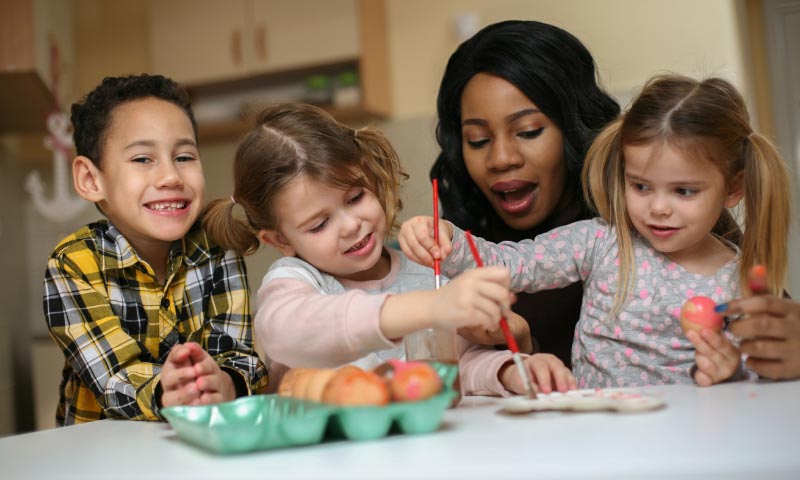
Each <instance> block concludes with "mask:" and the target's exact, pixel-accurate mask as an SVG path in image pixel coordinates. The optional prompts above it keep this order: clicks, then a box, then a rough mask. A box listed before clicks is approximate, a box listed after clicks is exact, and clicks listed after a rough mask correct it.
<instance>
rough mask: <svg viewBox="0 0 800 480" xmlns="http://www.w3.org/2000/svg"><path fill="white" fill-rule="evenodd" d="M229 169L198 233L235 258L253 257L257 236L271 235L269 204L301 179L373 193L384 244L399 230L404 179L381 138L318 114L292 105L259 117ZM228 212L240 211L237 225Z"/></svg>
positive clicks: (273, 222)
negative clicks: (229, 185)
mask: <svg viewBox="0 0 800 480" xmlns="http://www.w3.org/2000/svg"><path fill="white" fill-rule="evenodd" d="M233 169H234V188H233V195H232V196H231V198H225V199H217V200H214V201H212V202H211V203H209V205H208V207H206V210H205V212H204V215H203V226H204V227H205V228H206V230H207V231H208V234H209V236H210V237H211V238H212V239H213V240H214V241H215V242H216V243H217V244H219V245H220V246H221V247H222V248H225V249H229V250H235V251H237V252H239V253H242V254H250V253H253V252H254V251H256V250H257V249H258V247H259V240H258V237H257V233H258V231H259V230H262V229H267V230H270V229H276V228H277V226H278V222H279V219H278V218H276V215H275V211H274V208H273V206H274V205H275V201H276V198H277V197H278V195H280V194H281V193H282V191H283V188H284V187H285V186H286V185H287V184H288V183H289V182H290V181H292V180H293V179H295V178H297V177H299V176H301V175H306V176H307V177H308V178H311V179H314V180H317V181H320V182H322V183H323V184H325V185H329V186H331V187H335V188H343V189H347V188H352V187H362V188H365V189H367V190H369V191H371V192H372V193H374V194H375V196H376V197H377V198H378V201H379V202H380V204H381V206H382V207H383V210H384V212H385V214H386V221H387V225H389V226H390V228H389V229H388V231H387V236H388V235H390V234H392V233H393V232H394V231H396V229H397V227H398V221H397V214H398V213H399V212H400V210H401V209H402V208H403V204H402V201H401V199H400V187H401V185H402V183H403V182H404V181H405V180H406V179H407V178H408V175H407V174H406V173H405V171H404V170H403V168H402V166H401V165H400V160H399V158H398V156H397V153H396V152H395V150H394V148H392V146H391V144H390V143H389V141H388V140H387V139H386V137H385V136H384V135H383V133H382V132H381V131H379V130H377V129H375V128H373V127H365V128H362V129H360V130H357V131H356V130H353V129H351V128H349V127H347V126H345V125H342V124H341V123H339V122H337V121H336V120H335V119H334V118H333V117H332V116H330V115H329V114H328V113H327V112H325V111H324V110H322V109H320V108H317V107H314V106H312V105H305V104H291V103H290V104H280V105H275V106H272V107H270V108H267V109H266V110H264V111H262V112H261V113H260V114H259V115H258V119H257V121H256V125H255V126H254V127H253V128H252V129H251V130H250V131H249V133H247V135H246V136H245V137H244V140H243V141H242V142H241V144H240V145H239V148H238V149H237V150H236V156H235V159H234V168H233ZM234 202H235V203H234ZM235 204H239V205H241V206H242V208H243V209H244V213H245V218H244V219H241V218H238V217H236V216H235V215H234V212H233V207H234V205H235Z"/></svg>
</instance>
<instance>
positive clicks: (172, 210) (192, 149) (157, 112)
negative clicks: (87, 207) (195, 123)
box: [76, 97, 205, 262]
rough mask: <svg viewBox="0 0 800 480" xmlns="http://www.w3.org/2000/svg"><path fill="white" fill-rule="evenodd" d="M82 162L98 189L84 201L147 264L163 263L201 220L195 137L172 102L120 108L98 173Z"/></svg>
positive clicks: (128, 104) (147, 101) (200, 176)
mask: <svg viewBox="0 0 800 480" xmlns="http://www.w3.org/2000/svg"><path fill="white" fill-rule="evenodd" d="M81 158H83V159H84V161H83V164H84V165H83V166H82V167H81V168H82V169H83V170H84V171H86V172H87V175H88V176H90V177H91V178H92V179H93V181H92V182H91V184H90V188H89V189H88V192H87V191H84V192H80V190H81V189H80V188H79V193H81V195H82V196H83V197H84V198H86V199H87V200H90V201H92V202H96V203H98V204H99V205H100V208H101V209H102V210H103V213H105V214H106V216H107V217H108V218H109V220H110V221H111V223H113V224H114V226H115V227H116V228H117V229H118V230H119V231H120V232H121V233H122V234H123V235H125V238H127V239H128V241H129V242H130V243H131V244H132V245H133V246H134V248H135V249H136V251H137V253H138V254H139V255H140V256H142V257H143V258H144V259H145V260H148V261H150V262H153V261H157V262H160V261H161V260H162V258H163V259H164V260H165V259H166V253H167V252H168V250H169V246H170V244H171V243H172V242H173V241H175V240H177V239H180V238H182V237H183V236H184V235H186V233H187V232H188V231H189V228H190V227H191V226H192V224H193V223H194V222H195V221H196V220H197V218H198V217H199V216H200V213H201V211H202V208H203V203H204V197H205V179H204V177H203V168H202V165H201V164H200V155H199V152H198V149H197V142H196V140H195V135H194V130H193V129H192V124H191V121H190V120H189V117H188V116H187V115H186V113H185V112H184V111H183V110H182V109H181V108H180V107H178V106H177V105H175V104H173V103H171V102H167V101H165V100H160V99H157V98H154V97H149V98H143V99H138V100H133V101H130V102H126V103H123V104H122V105H119V106H118V107H116V109H115V110H114V111H113V113H112V115H111V122H110V124H109V127H108V129H107V130H106V132H105V139H104V142H103V144H102V154H101V161H100V167H101V168H100V169H97V168H96V167H94V165H92V164H91V162H90V161H89V160H88V159H86V158H85V157H78V158H77V159H76V162H80V161H81ZM81 168H79V169H78V171H81ZM78 176H79V177H80V175H78ZM80 181H81V180H80V178H76V185H77V183H78V182H80Z"/></svg>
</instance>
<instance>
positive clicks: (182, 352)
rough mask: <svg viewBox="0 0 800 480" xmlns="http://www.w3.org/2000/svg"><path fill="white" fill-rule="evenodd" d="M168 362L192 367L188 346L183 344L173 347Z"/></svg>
mask: <svg viewBox="0 0 800 480" xmlns="http://www.w3.org/2000/svg"><path fill="white" fill-rule="evenodd" d="M166 361H167V362H171V363H173V364H174V365H176V366H181V365H191V358H190V351H189V349H188V348H186V344H183V343H181V344H178V345H175V346H174V347H172V348H171V349H170V351H169V353H168V354H167V360H166Z"/></svg>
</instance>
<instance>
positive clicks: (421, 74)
mask: <svg viewBox="0 0 800 480" xmlns="http://www.w3.org/2000/svg"><path fill="white" fill-rule="evenodd" d="M737 3H738V2H736V1H734V0H703V1H700V2H698V1H696V0H670V1H667V2H665V1H662V0H603V1H595V0H493V1H491V2H487V1H483V0H445V1H428V0H389V19H390V20H389V26H388V28H389V48H390V60H391V70H392V82H393V89H394V90H393V98H392V101H393V105H394V108H395V109H396V112H397V114H398V115H399V116H400V117H406V116H415V115H420V114H429V113H432V112H434V110H433V109H434V107H435V99H436V90H437V87H438V84H439V81H440V80H441V75H442V73H443V71H444V66H445V64H446V62H447V58H448V57H449V56H450V54H451V53H452V52H453V50H454V49H455V48H456V46H457V45H458V44H459V43H460V42H459V40H458V38H457V37H456V35H455V33H454V30H453V19H454V18H455V16H456V15H457V14H460V13H475V14H477V15H478V18H479V27H483V26H486V25H488V24H491V23H495V22H498V21H501V20H508V19H521V20H539V21H543V22H547V23H552V24H554V25H557V26H559V27H561V28H564V29H566V30H567V31H569V32H571V33H572V34H574V35H575V36H577V37H578V38H579V39H580V40H581V41H582V42H583V43H584V44H585V45H586V46H587V47H588V48H589V50H590V51H591V52H592V53H593V55H594V57H595V60H596V61H597V63H598V65H599V68H600V74H601V77H602V79H603V80H604V82H605V85H606V86H607V87H608V89H609V91H610V92H612V93H615V94H619V95H620V96H626V95H630V92H631V90H632V89H636V88H638V87H639V86H640V85H641V84H642V83H643V82H644V80H645V79H647V78H648V77H650V76H652V75H653V74H654V73H657V72H661V71H664V70H670V71H675V72H680V73H685V74H689V75H695V76H698V75H712V74H713V75H721V76H724V77H726V78H728V79H730V80H732V81H734V82H735V83H736V84H737V85H738V86H739V87H740V88H743V89H745V90H749V85H748V82H747V79H746V76H745V74H744V72H745V70H746V69H745V67H744V62H743V58H744V56H743V54H742V53H741V52H742V48H741V40H740V39H741V34H740V32H739V28H738V18H737Z"/></svg>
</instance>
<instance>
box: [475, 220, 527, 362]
mask: <svg viewBox="0 0 800 480" xmlns="http://www.w3.org/2000/svg"><path fill="white" fill-rule="evenodd" d="M464 233H465V234H466V237H467V243H468V244H469V249H470V250H472V257H473V258H474V259H475V264H477V265H478V267H479V268H480V267H482V266H483V261H482V260H481V256H480V254H479V253H478V247H476V246H475V240H473V239H472V233H470V231H469V230H467V231H466V232H464ZM500 328H501V329H502V330H503V335H505V337H506V343H507V344H508V349H509V350H511V353H519V346H518V345H517V340H516V339H515V338H514V335H512V334H511V329H510V328H508V321H506V317H500Z"/></svg>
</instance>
